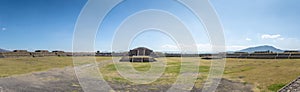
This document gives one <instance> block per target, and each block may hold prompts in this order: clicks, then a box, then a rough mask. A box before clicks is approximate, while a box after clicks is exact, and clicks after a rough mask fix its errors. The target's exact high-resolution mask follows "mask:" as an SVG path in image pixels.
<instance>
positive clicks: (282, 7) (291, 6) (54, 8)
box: [0, 0, 300, 52]
mask: <svg viewBox="0 0 300 92" xmlns="http://www.w3.org/2000/svg"><path fill="white" fill-rule="evenodd" d="M86 2H87V0H0V39H1V40H0V48H3V49H8V50H14V49H25V50H30V51H33V50H37V49H46V50H65V51H72V41H73V33H74V28H75V26H76V21H77V18H78V16H79V15H80V12H81V11H82V8H83V7H84V5H85V4H86ZM210 3H211V5H212V6H213V8H214V9H215V12H216V13H217V14H218V17H219V20H220V22H221V24H222V26H223V29H224V36H225V44H226V50H228V51H236V50H240V49H244V48H247V47H253V46H259V45H271V46H275V47H277V48H279V49H284V50H296V49H297V50H300V36H298V35H299V34H300V26H299V24H300V16H299V15H300V6H299V5H298V4H299V3H300V1H299V0H288V1H287V0H210ZM149 9H152V10H163V11H166V12H168V13H170V14H172V15H174V16H176V17H177V18H178V19H179V20H180V21H182V23H183V24H184V25H185V26H186V27H187V28H188V29H189V31H190V33H191V34H192V37H193V38H194V40H195V42H196V45H197V47H198V51H199V52H210V51H211V46H210V40H209V37H208V36H207V33H206V31H205V30H204V27H203V25H202V24H201V21H199V20H197V17H196V16H194V15H193V13H192V12H191V11H189V10H188V9H186V7H184V6H183V5H182V4H179V3H178V2H175V1H174V0H125V1H124V2H122V3H121V4H119V5H118V6H116V7H115V8H114V9H113V10H112V11H111V12H109V14H107V16H106V17H105V19H104V20H103V21H102V24H101V25H100V27H99V31H98V33H97V34H96V36H97V37H96V39H95V48H94V49H95V50H100V51H104V52H105V51H107V52H108V51H111V45H112V41H113V39H114V38H113V37H114V33H115V32H116V30H117V29H118V27H119V26H120V25H121V24H122V22H124V20H126V19H127V18H128V17H130V16H131V17H132V16H133V15H134V14H136V13H137V12H140V11H143V10H149ZM95 12H97V9H95ZM146 19H147V18H146ZM161 20H162V21H163V20H164V19H161ZM146 21H147V20H146ZM137 25H138V24H137ZM173 26H174V27H177V25H173ZM129 31H130V30H129ZM117 41H119V42H122V39H120V40H117ZM139 46H143V47H148V48H151V49H153V50H156V51H165V52H168V51H176V50H178V45H177V44H176V41H175V40H174V39H172V37H171V36H170V35H167V34H164V33H162V32H160V31H159V30H154V29H151V30H147V32H143V33H141V34H137V35H136V37H134V39H132V41H131V43H129V47H130V48H128V49H132V48H135V47H139Z"/></svg>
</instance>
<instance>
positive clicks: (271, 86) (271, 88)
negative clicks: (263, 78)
mask: <svg viewBox="0 0 300 92" xmlns="http://www.w3.org/2000/svg"><path fill="white" fill-rule="evenodd" d="M285 85H286V84H272V85H270V86H268V89H269V90H271V91H274V92H276V91H277V90H279V89H281V88H282V87H284V86H285Z"/></svg>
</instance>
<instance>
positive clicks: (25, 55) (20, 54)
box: [2, 50, 32, 58]
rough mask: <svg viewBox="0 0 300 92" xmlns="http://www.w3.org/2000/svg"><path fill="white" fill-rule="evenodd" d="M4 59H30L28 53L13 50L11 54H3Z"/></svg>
mask: <svg viewBox="0 0 300 92" xmlns="http://www.w3.org/2000/svg"><path fill="white" fill-rule="evenodd" d="M2 56H3V57H4V58H8V57H9V58H15V57H32V56H31V54H30V52H28V51H27V50H14V51H13V52H3V53H2Z"/></svg>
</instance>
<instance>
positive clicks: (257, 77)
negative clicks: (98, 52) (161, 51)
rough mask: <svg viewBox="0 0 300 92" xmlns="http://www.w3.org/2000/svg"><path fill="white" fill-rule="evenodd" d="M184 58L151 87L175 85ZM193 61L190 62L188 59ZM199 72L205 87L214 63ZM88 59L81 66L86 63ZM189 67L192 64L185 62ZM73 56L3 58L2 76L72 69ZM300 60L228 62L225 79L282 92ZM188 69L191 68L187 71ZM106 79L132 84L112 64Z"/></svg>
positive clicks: (204, 63)
mask: <svg viewBox="0 0 300 92" xmlns="http://www.w3.org/2000/svg"><path fill="white" fill-rule="evenodd" d="M96 59H97V61H103V60H110V59H111V57H97V58H96ZM180 60H181V58H178V57H170V58H167V60H166V61H164V62H166V64H167V66H166V68H165V71H164V72H163V74H162V76H161V77H160V78H158V79H157V80H156V81H154V82H152V83H151V84H150V85H169V84H172V83H174V82H175V80H176V78H177V76H178V73H179V71H180V68H181V67H180V65H181V62H180ZM187 60H189V59H187ZM199 62H200V65H199V72H200V75H198V78H197V80H196V83H195V86H196V87H197V88H199V87H202V85H203V84H202V83H203V82H204V81H205V80H206V78H207V75H208V72H209V70H210V65H211V61H210V60H199ZM85 63H86V62H85V60H82V62H79V64H85ZM119 64H121V65H133V67H134V69H136V70H137V71H141V72H145V71H148V70H149V69H150V68H151V65H150V63H128V62H121V63H119ZM184 64H189V63H184ZM72 65H73V62H72V58H71V57H39V58H1V59H0V77H7V76H12V75H18V74H26V73H31V72H36V71H45V70H48V69H51V68H63V67H66V66H72ZM299 66H300V59H278V60H274V59H227V62H226V68H225V71H224V75H223V77H224V78H227V79H231V80H236V81H241V82H242V83H244V84H252V85H254V87H255V89H254V91H260V92H272V91H276V90H278V89H280V88H281V87H282V86H284V84H287V83H289V82H291V81H292V80H294V79H295V78H297V77H298V76H300V67H299ZM187 70H188V68H187ZM100 71H101V73H102V74H103V76H104V79H105V80H107V81H110V82H113V83H129V84H132V85H135V84H134V83H131V82H130V81H128V80H126V79H124V78H123V77H122V76H121V75H120V74H119V73H118V71H117V69H116V68H115V65H114V64H113V63H110V64H108V65H106V66H104V67H102V68H100Z"/></svg>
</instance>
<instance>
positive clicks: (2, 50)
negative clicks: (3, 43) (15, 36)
mask: <svg viewBox="0 0 300 92" xmlns="http://www.w3.org/2000/svg"><path fill="white" fill-rule="evenodd" d="M0 52H10V51H9V50H5V49H1V48H0Z"/></svg>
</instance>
